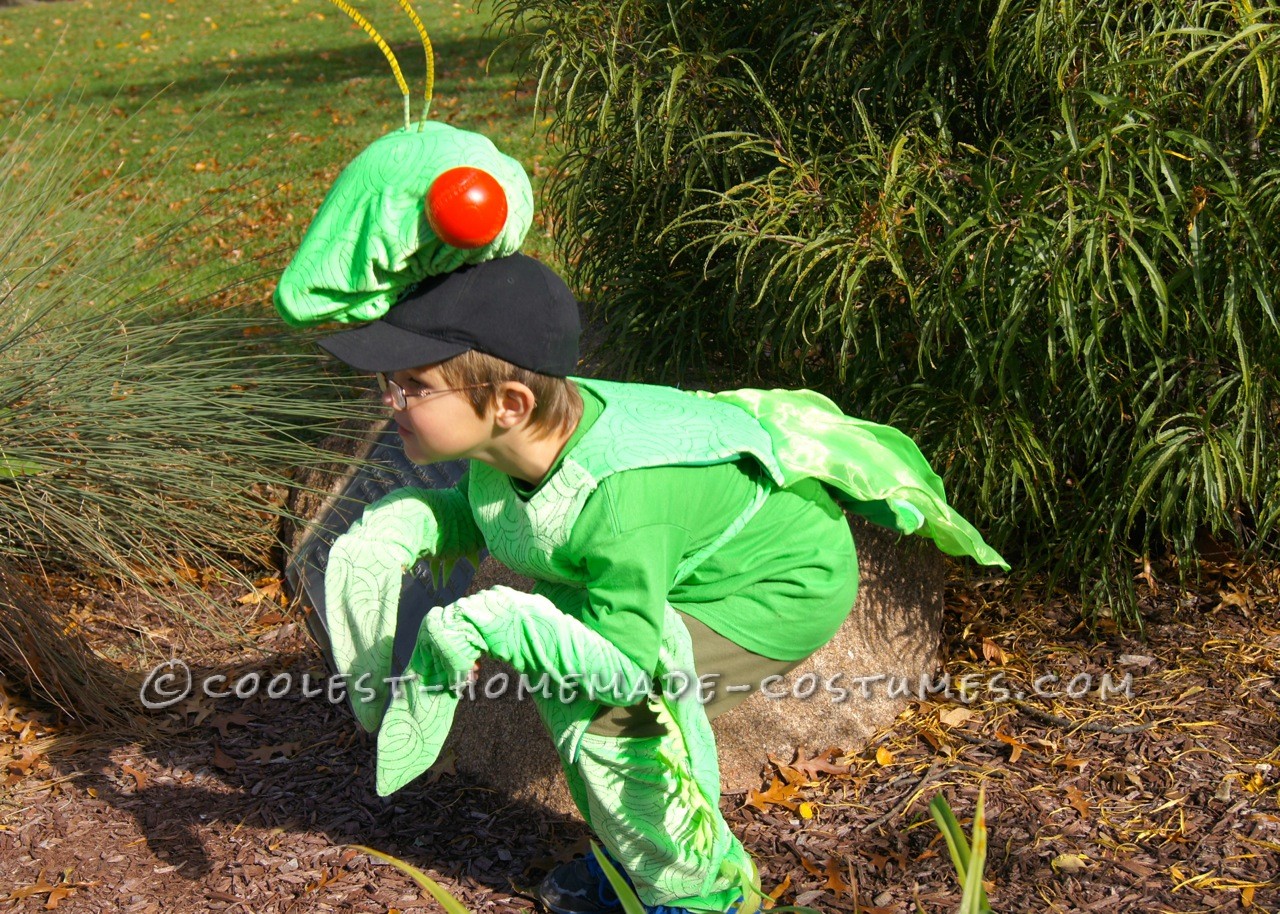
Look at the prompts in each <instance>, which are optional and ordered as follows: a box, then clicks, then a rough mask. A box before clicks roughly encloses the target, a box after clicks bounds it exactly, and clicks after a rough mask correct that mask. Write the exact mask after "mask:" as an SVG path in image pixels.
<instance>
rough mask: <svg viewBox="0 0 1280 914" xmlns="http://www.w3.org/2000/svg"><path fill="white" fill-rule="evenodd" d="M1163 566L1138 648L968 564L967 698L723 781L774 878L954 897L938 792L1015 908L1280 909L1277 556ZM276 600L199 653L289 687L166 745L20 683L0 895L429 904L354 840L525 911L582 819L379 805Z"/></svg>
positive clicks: (99, 630)
mask: <svg viewBox="0 0 1280 914" xmlns="http://www.w3.org/2000/svg"><path fill="white" fill-rule="evenodd" d="M1142 586H1143V588H1144V594H1145V596H1144V611H1145V617H1146V633H1145V639H1143V638H1139V637H1137V636H1136V635H1133V634H1129V635H1122V634H1118V633H1116V632H1115V631H1114V630H1109V629H1110V627H1109V626H1107V625H1103V626H1101V627H1100V628H1099V630H1097V631H1094V632H1090V631H1088V630H1086V629H1085V628H1084V627H1082V626H1080V625H1079V624H1078V618H1079V615H1078V612H1077V610H1076V608H1075V607H1074V606H1073V605H1071V603H1070V602H1069V601H1067V600H1065V599H1063V600H1058V601H1052V602H1050V603H1048V604H1047V605H1046V604H1045V603H1043V602H1039V601H1032V600H1028V599H1025V598H1019V597H1017V596H1016V595H1014V594H1012V593H1010V592H1007V591H1005V590H1004V589H1002V588H1001V587H1000V586H998V585H995V584H985V585H984V584H964V583H957V584H955V585H954V586H953V587H952V588H951V590H950V593H949V594H948V600H947V603H948V616H947V620H946V627H945V631H944V655H945V663H944V667H943V671H944V672H945V673H946V674H947V675H948V676H949V677H950V681H951V684H952V689H951V694H950V695H948V694H946V693H938V694H935V695H931V696H927V697H926V698H925V700H913V701H911V702H909V703H908V704H907V706H906V709H905V711H904V712H903V714H902V716H901V717H900V718H899V719H898V721H897V722H896V724H895V725H894V726H893V727H892V728H890V729H888V730H886V731H884V732H882V733H880V734H878V736H877V737H876V738H875V739H874V740H873V741H872V742H871V743H870V744H869V745H866V746H861V747H857V748H856V749H854V750H853V751H852V752H851V753H846V752H845V751H844V750H845V749H847V748H848V747H797V755H796V756H795V757H793V758H790V759H774V760H772V761H771V763H770V764H769V765H768V766H767V767H766V768H764V769H763V770H762V779H761V783H760V789H759V790H756V791H749V792H747V793H746V794H742V795H737V796H731V797H726V798H725V800H724V809H725V813H726V815H727V816H728V818H729V821H730V824H731V825H732V826H733V828H734V830H735V831H736V833H737V834H738V835H739V836H740V837H741V838H742V840H743V841H744V842H745V844H746V846H747V847H748V849H749V850H750V851H751V852H752V854H753V855H754V857H755V858H756V860H757V862H758V863H759V866H760V869H761V875H762V882H763V885H764V888H765V890H766V891H769V892H771V893H772V894H773V895H774V896H775V897H776V898H777V899H778V901H779V903H782V904H803V905H809V906H812V907H815V908H817V909H819V910H820V911H841V912H855V914H856V912H866V914H889V912H913V914H914V912H917V911H921V912H937V911H953V910H955V908H956V907H957V905H958V902H959V889H958V885H957V882H956V877H955V871H954V868H953V867H952V864H951V862H950V857H949V855H948V852H947V849H946V846H945V844H944V843H943V842H942V841H941V839H940V836H939V831H938V828H937V827H936V825H935V824H934V822H933V819H932V818H931V816H930V813H929V809H928V806H929V802H930V800H931V799H932V798H933V797H934V796H935V795H936V794H939V793H941V794H942V795H943V796H944V797H945V798H946V799H947V800H948V801H949V802H950V805H951V806H952V808H953V809H954V811H955V813H956V815H957V816H958V817H959V818H960V820H961V822H962V823H964V824H965V826H966V829H967V828H968V826H969V824H970V820H971V818H972V816H973V814H974V809H975V804H976V800H977V796H978V792H979V790H980V789H981V790H983V791H984V793H985V804H986V823H987V827H988V830H989V851H988V860H987V867H986V887H987V890H988V893H989V896H990V900H991V903H992V906H993V907H994V909H995V910H997V911H1005V912H1014V911H1061V912H1070V911H1143V912H1156V911H1216V910H1250V911H1259V912H1266V911H1276V910H1278V909H1280V805H1278V794H1280V749H1278V748H1277V743H1278V742H1280V683H1278V677H1280V571H1272V572H1269V573H1262V572H1257V571H1254V572H1250V573H1248V574H1246V573H1245V572H1244V571H1243V570H1241V569H1240V568H1238V567H1236V566H1234V565H1231V564H1230V563H1227V564H1223V565H1219V566H1215V567H1213V568H1208V567H1206V569H1205V574H1204V576H1203V578H1202V583H1201V585H1199V586H1198V587H1197V590H1196V592H1194V593H1188V592H1185V591H1182V590H1180V589H1179V588H1177V587H1176V586H1174V585H1172V584H1168V583H1162V582H1161V581H1160V580H1159V578H1158V577H1157V576H1156V575H1155V574H1151V573H1148V574H1147V575H1146V577H1145V578H1144V582H1143V584H1142ZM270 596H271V595H270V594H267V597H268V599H266V600H264V601H263V604H262V605H260V606H258V607H257V611H258V618H257V623H256V627H255V629H254V637H255V640H256V644H255V645H254V647H255V650H254V651H251V652H250V651H243V650H242V651H239V652H236V653H232V652H229V651H225V650H219V649H217V648H215V647H211V646H209V645H204V646H203V647H202V648H201V646H199V645H192V644H190V643H184V644H183V645H182V652H181V656H184V657H187V658H191V657H195V656H199V657H200V661H201V663H203V664H205V665H206V667H207V669H209V670H219V669H221V670H234V671H246V672H247V671H252V670H255V669H256V670H268V671H270V674H272V675H274V674H278V673H282V672H288V673H290V674H291V675H292V676H293V677H294V679H293V683H292V687H291V688H290V690H289V693H288V694H287V695H285V696H283V697H281V698H279V699H269V698H267V697H266V696H265V687H266V682H265V680H264V682H263V683H262V684H261V686H260V688H259V691H258V694H257V695H255V696H254V697H252V698H248V699H243V700H242V699H238V698H235V697H229V698H225V699H218V700H211V699H203V700H199V701H198V700H189V701H187V702H184V703H183V704H181V705H178V706H177V707H175V708H173V709H170V710H167V711H164V712H157V714H156V716H155V718H154V721H153V722H154V723H155V724H156V725H157V726H159V727H161V728H162V734H161V735H162V736H163V739H162V740H160V741H158V742H149V743H146V744H144V743H140V742H137V741H134V740H132V739H130V738H128V737H126V736H121V737H119V738H117V739H114V740H113V739H111V738H110V737H109V736H104V735H102V734H97V735H94V736H92V737H74V735H72V734H71V733H70V731H68V730H66V729H61V730H60V729H59V726H58V724H57V723H56V721H55V720H54V719H53V718H52V717H51V716H49V715H46V714H42V713H40V712H36V711H33V710H31V709H30V708H28V707H25V706H24V705H22V704H21V703H20V702H19V701H18V699H17V698H16V696H14V695H12V694H9V695H7V696H4V697H0V701H3V705H2V706H0V909H12V910H17V911H37V910H45V909H57V910H60V911H65V912H79V911H85V912H90V911H123V912H161V911H163V912H166V914H167V912H185V911H219V912H264V914H265V912H280V914H284V912H322V911H323V912H329V911H341V912H389V911H403V912H416V911H435V910H438V906H437V905H436V904H435V902H433V901H431V900H430V899H428V898H426V897H425V896H424V895H423V894H422V893H421V892H420V891H419V889H418V888H417V886H416V885H415V884H414V883H413V882H412V881H411V880H410V879H408V878H407V877H405V876H403V875H402V874H401V873H400V872H398V871H396V870H395V869H393V868H391V867H389V866H386V865H383V864H379V863H376V862H375V861H373V860H372V859H371V858H370V857H369V856H367V855H366V854H364V853H363V852H361V851H359V850H356V849H354V848H353V847H352V845H356V844H362V845H368V846H371V847H374V848H377V849H378V850H381V851H383V852H386V853H389V854H392V855H394V856H396V857H399V858H401V859H403V860H405V861H407V862H409V863H411V864H414V865H416V866H419V867H421V868H422V869H424V870H425V871H426V872H427V873H428V874H429V875H432V876H433V877H435V878H437V879H438V880H439V881H440V882H441V883H442V884H443V885H444V886H445V887H446V888H447V889H449V890H450V891H452V892H453V893H455V894H456V895H457V897H459V898H460V899H461V900H462V901H464V902H465V903H466V905H467V906H468V907H469V908H470V909H471V910H472V911H475V912H481V911H510V910H517V909H534V907H535V905H534V903H533V901H532V900H531V899H530V897H529V895H528V887H529V886H530V885H531V884H533V883H535V882H536V880H537V879H538V877H539V876H540V875H541V874H542V873H543V872H545V870H546V869H547V868H548V867H549V866H551V865H553V864H554V863H555V861H556V860H557V859H564V858H566V857H567V856H568V855H569V854H571V853H572V852H574V851H581V850H582V849H583V848H584V847H585V838H586V833H585V830H584V829H583V827H582V826H581V824H580V823H577V822H575V821H572V820H568V819H564V818H560V817H558V816H554V815H549V814H547V813H546V811H545V810H541V809H538V808H531V807H528V806H521V805H518V804H514V803H512V802H511V801H510V800H509V799H508V798H504V796H503V795H502V793H501V792H500V791H495V790H492V789H487V788H484V787H481V786H479V785H476V784H473V783H468V782H466V781H464V780H463V779H461V778H459V777H458V776H456V775H451V774H449V773H448V772H440V773H437V774H436V775H435V776H434V779H433V780H431V781H430V782H423V781H419V782H418V783H415V784H414V785H411V786H410V787H409V788H406V789H405V790H404V791H402V792H401V793H398V794H397V795H396V796H395V797H393V798H391V799H389V800H382V799H379V798H378V797H377V796H376V795H375V794H374V792H373V787H372V772H371V771H370V770H369V768H368V765H367V762H368V760H369V758H370V753H369V747H368V745H367V743H366V742H365V741H364V738H363V737H359V736H357V735H356V733H355V726H354V724H353V722H352V719H351V718H350V716H349V715H348V714H347V713H346V711H345V710H344V709H342V708H341V707H337V706H334V705H332V704H330V703H329V702H328V701H326V700H324V699H323V698H321V697H315V698H304V697H303V696H302V695H301V694H300V693H301V689H300V687H299V679H300V677H301V674H302V673H304V672H307V673H310V675H311V677H312V681H316V680H320V679H322V678H323V675H324V673H323V667H322V663H321V660H320V658H319V656H318V655H317V654H316V652H315V651H314V649H313V648H312V647H311V645H310V643H309V642H308V640H307V638H306V636H305V634H304V633H303V632H302V631H301V630H300V628H299V626H298V624H297V623H296V622H295V621H292V620H290V619H289V618H288V617H287V616H286V615H285V614H284V613H282V612H280V611H278V610H277V609H276V608H274V607H273V605H272V604H271V602H270V599H269V597H270ZM250 606H251V604H250ZM122 619H123V620H127V623H121V621H120V620H122ZM113 620H114V621H113ZM80 621H81V622H82V623H83V624H84V626H85V628H86V629H87V630H90V631H91V632H92V633H93V634H94V635H95V636H98V635H101V636H102V637H107V636H108V635H109V631H108V630H109V629H112V627H113V626H114V627H115V628H116V629H119V628H120V626H121V625H124V627H125V628H127V629H128V630H129V631H131V632H134V633H135V634H136V633H145V636H146V638H148V639H149V640H150V641H151V642H152V643H153V644H157V645H159V646H161V647H163V646H164V645H165V644H166V636H167V633H166V631H165V630H164V629H163V627H162V626H161V625H160V623H159V621H158V618H157V617H155V616H152V615H149V614H147V613H146V612H145V611H144V610H140V609H138V608H137V607H136V606H134V607H132V608H130V607H126V606H125V605H124V604H123V603H121V602H119V600H118V598H117V601H116V602H115V603H114V604H112V602H111V601H110V600H106V598H103V600H102V601H100V603H99V604H98V605H97V606H96V608H95V609H94V611H93V612H87V613H83V614H82V615H81V617H80ZM1104 674H1106V675H1108V676H1109V677H1110V679H1109V680H1104V679H1103V677H1104ZM1126 675H1128V676H1129V677H1130V678H1129V680H1128V684H1127V687H1126V682H1125V676H1126ZM966 676H968V677H969V678H968V680H967V687H966V688H965V689H963V690H962V689H961V687H960V683H961V680H962V679H963V678H964V677H966ZM1042 677H1050V678H1042ZM234 678H235V676H234V674H233V676H232V679H233V680H234ZM1037 680H1040V681H1039V683H1038V687H1037ZM4 682H5V680H4V679H3V678H0V685H3V684H4ZM1104 689H1105V694H1104ZM10 692H12V689H10ZM51 738H52V740H53V741H52V743H51ZM59 741H61V748H59ZM77 742H78V743H79V745H80V746H81V748H80V749H79V750H78V751H70V748H69V745H70V744H73V743H77ZM513 751H518V747H513ZM424 780H425V779H424Z"/></svg>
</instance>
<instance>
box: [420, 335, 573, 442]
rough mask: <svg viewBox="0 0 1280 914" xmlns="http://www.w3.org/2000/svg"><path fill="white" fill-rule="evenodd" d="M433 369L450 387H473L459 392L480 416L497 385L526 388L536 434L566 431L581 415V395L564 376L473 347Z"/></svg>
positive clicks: (530, 421) (530, 423)
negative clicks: (557, 375) (548, 373)
mask: <svg viewBox="0 0 1280 914" xmlns="http://www.w3.org/2000/svg"><path fill="white" fill-rule="evenodd" d="M436 369H437V370H438V371H439V372H440V374H441V376H442V377H443V378H444V382H445V383H446V384H448V385H449V386H450V387H472V388H473V389H472V390H466V391H463V393H464V394H466V396H467V398H468V399H469V400H470V401H471V408H472V409H474V410H475V411H476V415H477V416H480V417H481V418H483V417H484V416H485V414H486V412H487V411H488V409H489V406H490V404H492V403H493V397H494V392H495V391H496V390H497V387H498V385H499V384H502V383H504V382H507V381H515V382H517V383H520V384H523V385H524V386H525V387H527V388H529V389H530V390H531V391H533V399H534V404H535V405H534V408H533V415H532V416H531V417H530V420H529V428H530V430H531V431H532V432H533V433H534V435H535V436H537V437H543V436H546V435H549V434H551V433H552V432H566V431H568V430H569V429H571V428H573V426H574V425H575V424H576V423H577V421H578V420H579V419H581V418H582V395H581V394H580V393H578V388H577V386H576V385H575V384H574V383H573V382H572V381H570V380H569V379H568V378H556V377H552V376H551V375H545V374H539V373H538V372H536V371H529V370H528V369H527V368H521V367H520V366H519V365H512V364H511V363H510V362H507V361H504V360H502V359H500V358H497V357H496V356H492V355H489V354H488V353H485V352H477V351H476V350H474V349H470V350H468V351H466V352H464V353H462V355H456V356H454V357H453V358H451V359H448V360H446V361H444V362H441V363H440V364H439V365H437V366H436Z"/></svg>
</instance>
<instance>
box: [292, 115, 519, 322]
mask: <svg viewBox="0 0 1280 914" xmlns="http://www.w3.org/2000/svg"><path fill="white" fill-rule="evenodd" d="M462 166H470V167H473V168H479V169H482V170H484V171H486V172H488V173H489V174H490V175H492V176H493V177H494V178H495V179H496V180H497V181H498V183H499V184H500V185H501V186H502V189H503V192H504V193H505V194H506V197H507V220H506V224H505V225H504V226H503V228H502V231H501V232H500V233H499V234H498V236H497V237H496V238H494V239H493V241H491V242H489V243H488V244H486V245H484V246H482V247H478V248H472V249H465V250H464V249H461V248H455V247H451V246H449V245H447V244H445V243H444V242H443V241H441V240H440V239H439V238H438V237H436V234H435V232H434V231H433V230H432V228H431V225H430V223H429V220H428V219H427V216H426V212H425V209H426V203H425V200H426V195H427V191H428V190H429V189H430V187H431V185H432V183H433V182H434V181H435V179H436V178H438V177H439V176H440V175H441V174H443V173H444V172H446V171H448V170H450V169H452V168H458V167H462ZM532 224H533V189H532V187H531V186H530V184H529V177H528V175H526V174H525V171H524V168H523V167H521V165H520V163H519V162H517V161H516V160H515V159H513V158H511V157H510V156H507V155H504V154H503V153H501V152H499V151H498V149H497V147H496V146H494V145H493V143H492V142H491V141H490V140H489V139H488V138H486V137H484V136H481V135H480V134H478V133H473V132H471V131H469V130H460V129H458V128H457V127H451V126H449V125H448V124H442V123H440V122H439V121H426V122H424V123H423V124H422V125H421V127H419V126H418V125H414V126H412V127H408V128H404V129H400V130H396V131H394V132H392V133H389V134H387V135H386V136H383V137H381V138H379V139H377V140H375V141H374V142H373V143H371V144H370V145H369V146H368V147H367V148H366V149H365V150H364V151H363V152H361V153H360V155H358V156H357V157H356V158H355V160H354V161H352V162H351V164H350V165H348V166H347V167H346V168H345V169H344V170H343V171H342V174H340V175H338V179H337V180H336V181H334V183H333V187H331V188H330V189H329V193H328V195H327V196H326V197H325V199H324V202H323V203H322V204H321V205H320V209H319V211H318V212H317V213H316V215H315V218H314V219H313V220H312V222H311V225H310V227H309V228H308V229H307V232H306V235H305V236H304V237H303V239H302V243H301V244H300V245H299V246H298V250H297V252H296V253H295V254H294V256H293V260H292V261H291V262H290V263H289V265H288V267H286V268H285V271H284V273H283V275H281V277H280V282H279V284H278V285H277V286H276V292H275V306H276V311H277V312H278V313H279V314H280V316H281V317H282V318H283V319H284V320H285V322H286V323H288V324H290V325H291V326H295V327H301V326H308V325H311V324H317V323H322V322H324V321H344V322H351V321H370V320H376V319H377V318H380V317H382V315H384V314H385V313H386V312H387V310H388V309H389V308H391V306H392V305H394V304H395V303H396V302H397V301H398V300H399V299H400V297H401V296H402V295H403V294H404V293H405V292H406V291H407V290H408V289H410V288H411V287H412V286H413V285H415V284H416V283H418V282H420V281H421V280H423V279H425V278H426V277H428V276H435V275H437V274H440V273H448V272H450V271H451V270H455V269H457V268H458V267H460V266H462V265H463V264H464V263H480V262H482V261H485V260H491V259H493V258H496V257H505V256H507V255H509V254H514V253H515V252H516V251H518V250H519V249H520V245H521V244H522V243H523V242H524V237H525V235H526V234H527V233H528V231H529V226H530V225H532Z"/></svg>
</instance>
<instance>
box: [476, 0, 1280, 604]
mask: <svg viewBox="0 0 1280 914" xmlns="http://www.w3.org/2000/svg"><path fill="white" fill-rule="evenodd" d="M499 18H500V21H501V22H503V23H504V25H505V26H507V27H509V28H510V29H511V30H512V31H513V32H515V33H518V34H521V35H524V36H526V37H527V39H528V41H529V46H528V47H529V53H530V59H531V61H532V62H533V64H534V66H535V68H536V70H537V72H538V74H539V93H540V96H541V100H542V102H543V104H544V105H546V106H547V108H548V109H549V110H550V112H551V113H552V115H553V117H554V119H555V121H554V125H553V127H552V131H553V134H554V135H555V136H557V137H558V138H559V140H560V142H561V143H562V146H563V158H562V160H561V162H560V163H559V165H558V168H557V169H556V171H555V177H554V178H553V180H552V182H551V184H550V185H549V191H548V193H547V194H546V195H545V199H544V204H543V205H544V208H545V209H547V210H548V211H549V216H550V219H551V221H552V224H554V226H555V227H556V229H557V231H558V240H559V244H560V245H561V247H562V250H563V252H564V255H565V257H564V259H565V262H566V263H567V264H569V265H570V269H571V271H572V273H573V277H572V278H573V279H574V281H575V282H576V284H577V286H578V287H579V288H580V289H581V290H583V291H584V292H585V293H586V294H587V295H588V297H589V298H590V299H591V300H593V301H594V302H595V303H596V304H597V307H598V309H599V311H600V313H601V315H602V316H603V318H604V321H605V324H606V330H607V333H608V335H609V338H610V341H611V342H612V343H614V344H615V345H614V346H613V352H614V355H615V359H616V361H615V365H616V366H617V367H618V368H619V369H620V370H622V371H624V372H627V373H629V374H631V375H633V376H641V377H656V378H660V379H663V380H666V381H672V380H677V379H679V378H680V377H683V376H686V375H687V374H689V373H693V372H697V373H702V372H705V371H707V369H708V368H709V367H710V368H712V369H713V370H714V372H715V373H716V374H717V375H718V376H721V377H723V376H727V377H728V378H730V379H736V380H742V379H744V378H749V377H751V376H752V375H754V376H755V377H757V378H764V379H766V380H768V381H774V382H778V383H783V384H807V385H809V386H813V387H817V388H819V389H821V390H823V391H824V392H826V393H828V394H830V395H831V396H833V397H834V398H835V399H837V400H838V401H839V402H841V403H842V405H844V406H845V407H847V408H848V409H850V410H851V411H854V412H856V413H859V414H862V415H865V416H867V417H868V418H871V419H875V420H878V421H883V422H889V423H893V424H896V425H898V426H899V427H901V428H903V429H904V430H905V431H907V432H909V433H910V434H911V435H913V436H914V437H915V438H916V439H917V440H918V441H919V442H920V444H921V446H922V448H923V449H924V451H925V453H926V454H927V455H928V456H929V457H930V458H931V459H932V460H933V461H934V463H935V465H936V466H938V467H939V468H940V469H941V470H942V471H943V473H944V476H945V479H946V482H947V485H948V489H949V492H950V493H951V495H952V498H953V501H954V502H955V503H956V504H958V506H959V507H960V508H961V510H962V511H964V512H965V513H967V514H969V515H971V516H973V517H974V518H975V520H976V521H977V522H978V523H979V525H980V526H981V527H982V529H983V530H984V533H986V534H988V535H989V538H990V539H991V540H992V541H993V544H994V545H996V546H997V547H998V548H999V549H1000V550H1001V551H1002V552H1003V553H1004V554H1005V555H1006V556H1010V557H1011V558H1013V559H1014V560H1015V561H1017V562H1018V563H1019V564H1020V566H1021V569H1022V570H1023V571H1048V572H1050V573H1051V574H1050V579H1051V580H1060V581H1063V580H1065V581H1067V582H1069V583H1078V584H1079V585H1081V586H1082V588H1083V590H1084V593H1085V595H1086V597H1087V598H1088V600H1089V602H1088V605H1089V606H1090V608H1091V609H1092V610H1094V611H1098V610H1103V611H1113V612H1114V613H1115V614H1116V615H1117V617H1119V618H1121V619H1124V620H1128V621H1137V617H1136V614H1135V606H1136V603H1135V594H1134V587H1133V578H1134V562H1135V561H1137V560H1140V559H1141V558H1142V557H1144V556H1147V557H1155V556H1157V555H1159V554H1163V553H1166V552H1169V551H1171V552H1172V553H1174V554H1176V555H1177V556H1178V557H1179V559H1180V567H1181V568H1182V570H1183V571H1184V572H1189V571H1190V570H1191V569H1194V568H1195V567H1196V564H1195V561H1194V559H1195V557H1196V555H1197V542H1198V541H1199V542H1203V538H1204V537H1206V536H1208V537H1211V538H1214V539H1218V540H1225V541H1228V542H1232V543H1235V544H1237V545H1239V546H1241V547H1244V548H1247V549H1251V550H1259V549H1270V550H1273V551H1274V550H1275V548H1276V532H1277V527H1278V524H1280V460H1277V459H1276V457H1277V454H1278V453H1280V447H1278V445H1280V431H1278V428H1280V380H1278V377H1280V321H1278V320H1277V313H1276V302H1275V296H1276V293H1277V289H1280V269H1278V268H1277V258H1276V256H1275V252H1276V251H1277V250H1280V222H1278V219H1280V129H1277V128H1278V127H1280V125H1277V123H1276V119H1277V114H1278V113H1280V107H1278V105H1277V90H1280V10H1278V8H1277V6H1276V4H1275V3H1271V2H1268V3H1253V2H1251V0H1149V2H1140V3H1130V2H1092V3H1085V2H1079V0H1066V2H1063V0H977V2H974V0H967V2H957V0H895V2H892V3H890V2H885V0H854V2H848V0H845V2H834V0H804V2H798V0H770V2H761V0H741V2H734V3H723V2H713V3H705V2H678V0H672V2H655V0H632V2H623V3H604V2H594V0H572V2H570V0H504V2H502V3H500V4H499Z"/></svg>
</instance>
